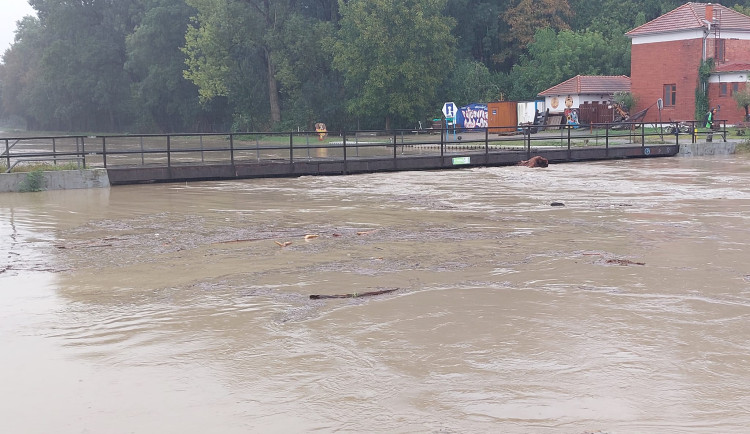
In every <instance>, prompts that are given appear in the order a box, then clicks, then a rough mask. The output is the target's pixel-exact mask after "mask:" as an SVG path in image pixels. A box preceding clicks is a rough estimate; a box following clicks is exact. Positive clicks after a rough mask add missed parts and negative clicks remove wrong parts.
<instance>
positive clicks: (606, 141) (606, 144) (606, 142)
mask: <svg viewBox="0 0 750 434" xmlns="http://www.w3.org/2000/svg"><path fill="white" fill-rule="evenodd" d="M610 126H611V125H610V124H609V123H607V125H606V126H605V127H604V149H605V150H606V152H605V155H606V156H607V157H609V127H610Z"/></svg>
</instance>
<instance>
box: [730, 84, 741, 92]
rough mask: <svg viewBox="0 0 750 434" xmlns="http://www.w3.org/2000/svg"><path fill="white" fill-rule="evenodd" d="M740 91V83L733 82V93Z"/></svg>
mask: <svg viewBox="0 0 750 434" xmlns="http://www.w3.org/2000/svg"><path fill="white" fill-rule="evenodd" d="M739 91H740V84H739V83H732V95H734V94H735V93H737V92H739Z"/></svg>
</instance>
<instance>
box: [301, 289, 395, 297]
mask: <svg viewBox="0 0 750 434" xmlns="http://www.w3.org/2000/svg"><path fill="white" fill-rule="evenodd" d="M394 291H398V288H396V289H384V290H382V291H370V292H353V293H351V294H335V295H323V294H312V295H310V299H311V300H321V299H324V298H359V297H369V296H372V295H380V294H388V293H390V292H394Z"/></svg>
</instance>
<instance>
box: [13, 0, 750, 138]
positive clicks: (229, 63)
mask: <svg viewBox="0 0 750 434" xmlns="http://www.w3.org/2000/svg"><path fill="white" fill-rule="evenodd" d="M29 3H30V4H31V5H32V7H33V8H34V9H35V11H36V12H37V14H36V17H26V18H24V19H23V20H21V21H20V22H19V23H18V25H17V28H16V40H15V43H14V44H13V45H12V46H11V48H10V49H8V50H7V51H6V52H5V53H4V55H3V57H2V63H0V107H2V113H1V114H2V116H3V117H14V118H22V119H24V120H25V121H26V125H27V127H28V128H33V129H44V130H65V131H70V132H74V131H80V132H85V131H93V130H96V131H112V132H120V131H133V132H134V131H138V132H172V131H225V130H226V129H228V128H233V129H234V130H251V129H252V130H260V129H268V128H278V129H296V128H305V129H312V127H313V125H314V123H315V122H325V123H326V124H327V125H328V126H329V129H337V128H356V127H362V128H365V127H367V128H370V127H375V126H381V125H382V123H383V121H385V123H386V126H387V127H389V128H390V127H414V126H416V125H417V122H418V121H420V120H421V121H424V120H428V119H430V118H432V117H434V116H435V115H436V114H439V110H440V107H441V106H442V104H443V103H444V102H445V101H454V102H457V103H458V104H466V103H470V102H489V101H492V100H497V99H502V98H506V99H516V100H526V99H532V98H536V97H537V94H538V93H539V92H540V91H543V90H544V89H547V88H549V87H550V86H553V85H555V84H557V83H559V82H561V81H563V80H566V79H569V78H571V77H573V76H575V75H577V74H604V75H621V74H622V75H627V74H629V69H630V65H629V63H630V40H629V39H628V38H626V37H625V36H624V33H625V32H627V31H628V30H631V29H633V28H635V27H636V26H638V25H640V24H643V23H645V22H647V21H649V20H652V19H654V18H656V17H658V16H659V15H661V14H664V13H666V12H668V11H670V10H672V9H674V8H676V7H678V6H680V5H682V4H683V3H684V2H680V1H677V0H601V1H599V2H594V3H592V2H591V1H589V0H369V1H368V0H85V1H70V0H30V1H29ZM715 3H719V4H722V5H724V6H727V7H733V8H734V9H735V10H738V11H740V12H744V13H747V12H748V11H750V0H719V1H715ZM698 98H699V103H700V101H701V100H700V98H703V96H701V95H699V96H698ZM699 105H700V104H699Z"/></svg>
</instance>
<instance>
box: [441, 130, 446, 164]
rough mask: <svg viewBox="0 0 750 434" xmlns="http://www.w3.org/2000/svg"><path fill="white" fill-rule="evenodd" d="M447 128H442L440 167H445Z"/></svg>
mask: <svg viewBox="0 0 750 434" xmlns="http://www.w3.org/2000/svg"><path fill="white" fill-rule="evenodd" d="M445 131H446V130H445V129H444V128H442V127H441V128H440V167H443V166H444V164H443V157H444V156H445Z"/></svg>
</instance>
